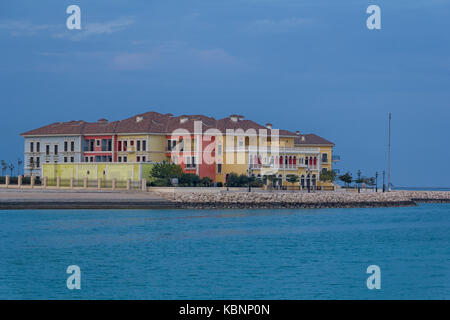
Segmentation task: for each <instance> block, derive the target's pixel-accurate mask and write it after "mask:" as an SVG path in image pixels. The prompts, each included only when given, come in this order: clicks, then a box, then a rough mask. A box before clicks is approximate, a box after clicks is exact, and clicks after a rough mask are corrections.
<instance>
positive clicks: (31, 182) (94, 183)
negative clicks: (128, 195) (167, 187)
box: [0, 176, 147, 191]
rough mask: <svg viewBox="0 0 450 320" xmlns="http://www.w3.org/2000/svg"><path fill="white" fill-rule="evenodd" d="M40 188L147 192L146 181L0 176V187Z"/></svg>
mask: <svg viewBox="0 0 450 320" xmlns="http://www.w3.org/2000/svg"><path fill="white" fill-rule="evenodd" d="M35 186H39V187H41V188H83V189H113V190H115V189H125V190H143V191H145V190H147V181H146V179H143V180H139V181H131V180H116V179H112V180H104V179H87V178H86V179H75V178H70V179H62V178H59V177H57V178H48V177H43V178H42V180H41V179H40V178H39V177H23V176H19V177H10V176H4V177H1V176H0V187H6V188H8V187H10V188H20V187H31V188H32V187H35Z"/></svg>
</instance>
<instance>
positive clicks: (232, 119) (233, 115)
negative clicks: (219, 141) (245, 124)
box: [230, 114, 239, 122]
mask: <svg viewBox="0 0 450 320" xmlns="http://www.w3.org/2000/svg"><path fill="white" fill-rule="evenodd" d="M238 118H239V116H238V115H237V114H232V115H231V116H230V119H231V121H233V122H238Z"/></svg>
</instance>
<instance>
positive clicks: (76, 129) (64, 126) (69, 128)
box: [21, 120, 85, 136]
mask: <svg viewBox="0 0 450 320" xmlns="http://www.w3.org/2000/svg"><path fill="white" fill-rule="evenodd" d="M84 126H85V122H84V121H83V120H80V121H69V122H55V123H52V124H49V125H46V126H43V127H40V128H38V129H34V130H30V131H27V132H24V133H21V135H22V136H33V135H56V134H61V133H64V134H67V135H79V134H82V132H83V129H84Z"/></svg>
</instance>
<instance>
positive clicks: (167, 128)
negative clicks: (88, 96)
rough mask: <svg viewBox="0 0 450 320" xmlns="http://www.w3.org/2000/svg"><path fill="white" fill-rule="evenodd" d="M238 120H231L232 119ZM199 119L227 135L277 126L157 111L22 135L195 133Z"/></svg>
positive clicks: (311, 139) (312, 140)
mask: <svg viewBox="0 0 450 320" xmlns="http://www.w3.org/2000/svg"><path fill="white" fill-rule="evenodd" d="M232 117H233V118H234V119H231V118H232ZM195 121H201V122H202V129H203V132H205V131H206V130H208V129H218V130H220V132H222V133H223V134H226V130H227V129H233V130H237V129H242V130H244V131H247V130H249V129H255V130H256V131H257V132H258V131H259V130H260V129H267V135H271V134H272V131H273V130H275V129H268V128H267V127H266V126H263V125H260V124H258V123H256V122H254V121H252V120H245V119H244V117H243V116H240V115H232V116H230V117H227V118H222V119H218V120H217V119H215V118H213V117H208V116H205V115H181V116H173V115H172V114H170V113H166V114H162V113H158V112H154V111H150V112H146V113H142V114H138V115H135V116H133V117H130V118H127V119H124V120H120V121H112V122H109V121H108V120H106V119H100V120H99V121H97V122H85V121H82V120H80V121H69V122H57V123H53V124H50V125H47V126H43V127H41V128H38V129H34V130H30V131H27V132H24V133H22V134H21V135H22V136H39V135H92V134H121V133H122V134H124V133H135V134H137V133H143V134H145V133H162V134H171V133H172V132H174V131H175V130H177V129H185V130H188V131H189V132H194V124H195ZM278 134H279V135H280V136H291V137H296V139H295V143H296V144H329V145H331V144H333V143H332V142H329V141H327V140H325V139H323V138H321V137H319V136H317V135H314V134H309V135H303V136H304V137H305V141H301V138H300V137H301V136H299V135H297V134H296V133H294V132H292V131H289V130H283V129H280V130H279V131H278Z"/></svg>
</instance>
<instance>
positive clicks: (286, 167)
mask: <svg viewBox="0 0 450 320" xmlns="http://www.w3.org/2000/svg"><path fill="white" fill-rule="evenodd" d="M261 168H271V169H276V170H298V169H299V168H304V169H310V170H317V168H318V166H317V165H316V166H308V165H306V164H296V165H293V164H291V165H289V164H286V165H283V164H280V165H273V164H251V165H250V169H252V170H256V169H261Z"/></svg>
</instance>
